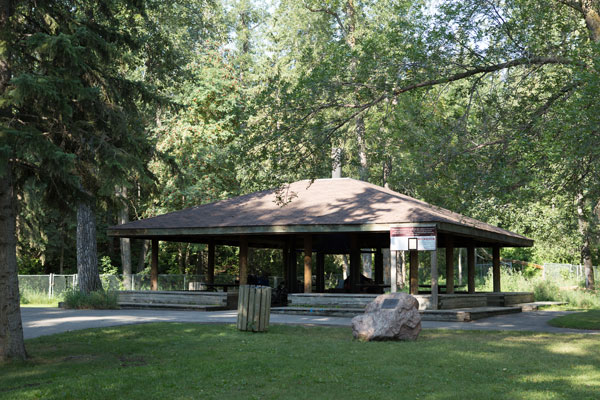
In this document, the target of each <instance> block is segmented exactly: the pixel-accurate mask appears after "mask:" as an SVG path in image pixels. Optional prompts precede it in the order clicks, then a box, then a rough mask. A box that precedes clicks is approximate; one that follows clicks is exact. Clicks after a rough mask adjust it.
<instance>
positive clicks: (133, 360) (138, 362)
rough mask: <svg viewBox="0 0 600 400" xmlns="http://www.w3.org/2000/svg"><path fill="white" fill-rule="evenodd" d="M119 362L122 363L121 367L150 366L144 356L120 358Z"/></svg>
mask: <svg viewBox="0 0 600 400" xmlns="http://www.w3.org/2000/svg"><path fill="white" fill-rule="evenodd" d="M119 361H121V367H123V368H127V367H143V366H144V365H148V363H147V362H146V360H145V359H144V357H142V356H120V357H119Z"/></svg>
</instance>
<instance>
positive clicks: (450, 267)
mask: <svg viewBox="0 0 600 400" xmlns="http://www.w3.org/2000/svg"><path fill="white" fill-rule="evenodd" d="M452 293H454V244H453V243H452V241H451V240H450V241H448V243H446V294H452Z"/></svg>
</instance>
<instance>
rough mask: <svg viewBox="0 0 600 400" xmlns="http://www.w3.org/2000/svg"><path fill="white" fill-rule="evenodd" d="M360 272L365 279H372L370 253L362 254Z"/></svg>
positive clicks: (371, 257) (371, 258) (371, 256)
mask: <svg viewBox="0 0 600 400" xmlns="http://www.w3.org/2000/svg"><path fill="white" fill-rule="evenodd" d="M369 250H371V249H369ZM362 272H363V275H364V276H366V277H367V278H369V279H371V278H373V255H372V254H371V253H365V254H362Z"/></svg>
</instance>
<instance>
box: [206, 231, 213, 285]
mask: <svg viewBox="0 0 600 400" xmlns="http://www.w3.org/2000/svg"><path fill="white" fill-rule="evenodd" d="M206 282H208V283H215V242H213V241H210V242H208V265H207V268H206Z"/></svg>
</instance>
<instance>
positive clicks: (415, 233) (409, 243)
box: [390, 225, 437, 251]
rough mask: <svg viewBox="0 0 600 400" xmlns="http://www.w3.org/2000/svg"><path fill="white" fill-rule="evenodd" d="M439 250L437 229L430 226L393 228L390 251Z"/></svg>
mask: <svg viewBox="0 0 600 400" xmlns="http://www.w3.org/2000/svg"><path fill="white" fill-rule="evenodd" d="M436 249H437V228H436V227H435V225H429V226H391V227H390V250H392V251H407V250H419V251H434V250H436Z"/></svg>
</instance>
